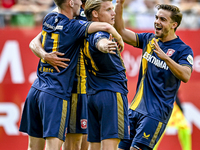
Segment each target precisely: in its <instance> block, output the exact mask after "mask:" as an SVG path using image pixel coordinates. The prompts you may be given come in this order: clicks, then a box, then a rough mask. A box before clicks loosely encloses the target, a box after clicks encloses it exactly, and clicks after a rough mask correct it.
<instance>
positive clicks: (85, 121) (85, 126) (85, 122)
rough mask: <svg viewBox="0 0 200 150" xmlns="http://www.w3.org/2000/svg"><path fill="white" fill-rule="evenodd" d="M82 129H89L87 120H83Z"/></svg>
mask: <svg viewBox="0 0 200 150" xmlns="http://www.w3.org/2000/svg"><path fill="white" fill-rule="evenodd" d="M81 128H82V129H87V119H81Z"/></svg>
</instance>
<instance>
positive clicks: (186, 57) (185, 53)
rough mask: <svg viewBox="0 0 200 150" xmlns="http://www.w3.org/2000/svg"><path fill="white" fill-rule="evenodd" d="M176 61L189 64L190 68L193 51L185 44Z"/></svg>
mask: <svg viewBox="0 0 200 150" xmlns="http://www.w3.org/2000/svg"><path fill="white" fill-rule="evenodd" d="M178 63H179V64H180V65H183V66H189V67H190V68H191V69H192V66H193V51H192V49H191V48H190V47H189V46H185V47H184V49H182V50H181V53H180V55H179V60H178Z"/></svg>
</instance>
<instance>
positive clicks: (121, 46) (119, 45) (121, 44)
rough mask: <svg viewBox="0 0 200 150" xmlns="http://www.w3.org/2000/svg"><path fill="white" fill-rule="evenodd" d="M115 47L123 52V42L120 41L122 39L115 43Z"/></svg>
mask: <svg viewBox="0 0 200 150" xmlns="http://www.w3.org/2000/svg"><path fill="white" fill-rule="evenodd" d="M117 45H118V48H119V51H120V52H122V51H123V50H124V41H123V40H122V38H121V39H119V40H118V41H117Z"/></svg>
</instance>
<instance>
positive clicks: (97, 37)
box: [91, 31, 110, 47]
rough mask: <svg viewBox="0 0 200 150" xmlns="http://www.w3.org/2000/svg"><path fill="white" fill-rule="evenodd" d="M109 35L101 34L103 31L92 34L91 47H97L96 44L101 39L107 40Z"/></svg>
mask: <svg viewBox="0 0 200 150" xmlns="http://www.w3.org/2000/svg"><path fill="white" fill-rule="evenodd" d="M109 37H110V34H109V33H107V32H103V31H98V32H96V33H94V36H93V39H92V41H91V42H92V45H93V46H95V47H96V46H97V43H98V42H99V41H100V40H101V39H104V38H106V39H109Z"/></svg>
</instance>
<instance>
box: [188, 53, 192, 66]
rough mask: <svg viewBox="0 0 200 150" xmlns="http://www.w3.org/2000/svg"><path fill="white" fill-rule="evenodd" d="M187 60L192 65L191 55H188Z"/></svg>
mask: <svg viewBox="0 0 200 150" xmlns="http://www.w3.org/2000/svg"><path fill="white" fill-rule="evenodd" d="M187 61H188V62H189V63H190V64H191V65H193V57H192V56H191V55H188V57H187Z"/></svg>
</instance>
